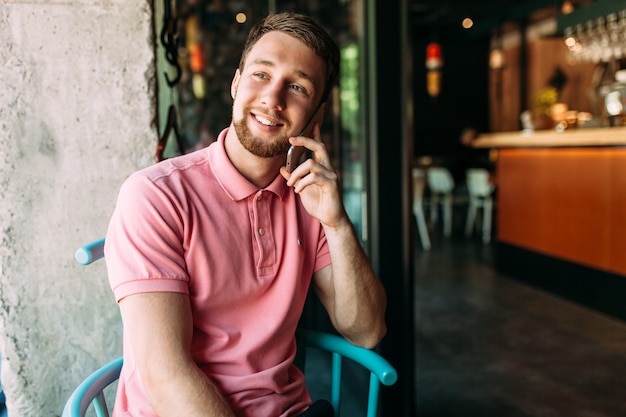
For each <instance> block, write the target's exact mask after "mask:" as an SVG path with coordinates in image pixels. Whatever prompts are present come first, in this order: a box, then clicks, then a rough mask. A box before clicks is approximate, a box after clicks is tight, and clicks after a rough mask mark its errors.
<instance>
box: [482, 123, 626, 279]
mask: <svg viewBox="0 0 626 417" xmlns="http://www.w3.org/2000/svg"><path fill="white" fill-rule="evenodd" d="M625 145H626V128H624V127H619V128H597V129H572V130H567V131H565V132H562V133H558V132H556V131H536V132H534V133H533V134H524V133H522V132H509V133H493V134H485V135H481V136H479V137H478V138H477V140H476V141H475V144H474V146H476V147H483V148H492V149H497V150H498V159H497V162H496V175H495V178H496V182H497V227H496V229H497V238H496V239H497V242H498V244H499V245H500V244H502V245H504V246H505V247H506V248H507V250H509V249H511V248H518V249H521V250H522V252H525V253H526V254H528V253H536V254H539V255H541V256H542V257H543V258H544V259H545V258H553V259H556V260H559V261H564V262H567V263H571V264H573V265H579V266H582V267H583V269H581V270H584V271H602V272H606V273H607V274H610V275H616V276H619V277H624V278H626V147H625ZM504 252H506V251H504ZM507 253H508V252H507ZM525 259H526V260H525V261H524V262H527V261H528V260H530V259H531V258H525ZM534 261H535V260H532V262H534ZM557 269H558V268H557ZM529 271H530V272H532V271H535V272H536V273H541V270H540V269H535V270H533V269H532V268H531V269H529ZM544 275H549V273H546V272H545V270H544ZM579 275H580V274H579ZM584 275H585V274H582V275H581V276H584ZM542 279H550V278H548V277H545V276H544V277H543V278H542ZM623 281H624V282H625V283H626V279H625V280H623Z"/></svg>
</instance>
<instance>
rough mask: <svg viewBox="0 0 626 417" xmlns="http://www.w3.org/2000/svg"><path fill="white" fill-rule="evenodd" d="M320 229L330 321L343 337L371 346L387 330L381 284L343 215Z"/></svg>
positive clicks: (383, 291) (376, 342)
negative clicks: (327, 264) (328, 267)
mask: <svg viewBox="0 0 626 417" xmlns="http://www.w3.org/2000/svg"><path fill="white" fill-rule="evenodd" d="M324 230H325V233H326V239H327V242H328V247H329V251H330V256H331V262H332V288H333V290H332V292H331V293H332V300H329V301H330V303H331V306H329V307H330V309H329V312H330V315H331V320H332V321H333V323H334V325H335V326H336V328H337V330H338V331H339V332H341V333H342V335H343V336H344V337H346V339H348V340H350V341H351V342H352V343H355V344H358V345H362V346H366V347H370V348H371V347H373V346H375V345H376V344H378V342H380V340H381V339H382V337H383V336H384V335H385V333H386V330H387V329H386V325H385V309H386V304H387V298H386V295H385V290H384V287H383V285H382V283H381V282H380V280H379V279H378V277H377V276H376V274H375V273H374V271H373V270H372V267H371V265H370V262H369V260H368V259H367V257H366V255H365V252H364V251H363V248H362V247H361V245H360V243H359V241H358V239H357V237H356V233H355V231H354V228H353V226H352V224H351V223H350V220H349V218H348V217H347V216H346V219H345V221H343V222H341V223H340V224H338V225H337V226H336V227H332V228H331V227H325V229H324Z"/></svg>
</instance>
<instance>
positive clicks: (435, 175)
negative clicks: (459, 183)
mask: <svg viewBox="0 0 626 417" xmlns="http://www.w3.org/2000/svg"><path fill="white" fill-rule="evenodd" d="M426 176H427V180H428V188H429V189H430V222H431V223H432V224H436V223H437V219H438V217H439V213H438V207H437V206H438V205H439V203H441V211H442V212H443V235H444V236H445V237H450V236H451V235H452V191H453V190H454V178H453V177H452V174H451V173H450V171H449V170H448V169H447V168H444V167H434V168H429V169H428V171H427V174H426Z"/></svg>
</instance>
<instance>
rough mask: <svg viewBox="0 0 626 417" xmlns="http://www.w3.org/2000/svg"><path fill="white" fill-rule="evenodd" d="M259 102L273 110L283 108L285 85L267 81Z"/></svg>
mask: <svg viewBox="0 0 626 417" xmlns="http://www.w3.org/2000/svg"><path fill="white" fill-rule="evenodd" d="M261 102H262V104H263V105H264V106H266V107H267V108H270V109H274V110H284V108H285V87H284V85H283V84H282V83H279V82H272V83H269V84H268V85H267V86H266V88H265V89H264V90H263V94H262V96H261Z"/></svg>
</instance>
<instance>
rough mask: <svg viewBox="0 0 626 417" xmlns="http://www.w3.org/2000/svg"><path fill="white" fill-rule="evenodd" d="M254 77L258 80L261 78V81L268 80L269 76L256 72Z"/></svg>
mask: <svg viewBox="0 0 626 417" xmlns="http://www.w3.org/2000/svg"><path fill="white" fill-rule="evenodd" d="M253 76H254V77H256V78H261V79H266V78H267V75H266V74H264V73H262V72H255V73H254V74H253Z"/></svg>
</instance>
